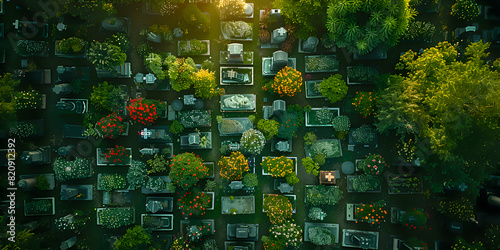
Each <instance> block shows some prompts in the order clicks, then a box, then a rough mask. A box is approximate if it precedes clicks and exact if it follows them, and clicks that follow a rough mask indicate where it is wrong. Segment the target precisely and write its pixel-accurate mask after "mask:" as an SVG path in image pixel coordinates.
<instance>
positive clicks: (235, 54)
mask: <svg viewBox="0 0 500 250" xmlns="http://www.w3.org/2000/svg"><path fill="white" fill-rule="evenodd" d="M227 50H228V51H229V58H228V61H229V62H231V63H243V44H241V43H230V44H228V45H227Z"/></svg>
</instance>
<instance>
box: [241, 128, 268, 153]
mask: <svg viewBox="0 0 500 250" xmlns="http://www.w3.org/2000/svg"><path fill="white" fill-rule="evenodd" d="M264 145H266V138H265V137H264V135H263V134H262V132H260V131H259V130H255V129H253V128H251V129H249V130H247V131H245V132H243V134H242V135H241V139H240V147H241V150H242V151H244V152H248V153H250V154H254V155H258V154H260V152H261V151H262V149H263V148H264Z"/></svg>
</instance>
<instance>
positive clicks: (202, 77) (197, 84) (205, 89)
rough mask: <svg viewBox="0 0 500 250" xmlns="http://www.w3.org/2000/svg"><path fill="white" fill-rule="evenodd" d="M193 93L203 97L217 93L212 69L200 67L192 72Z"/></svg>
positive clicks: (208, 97) (210, 96)
mask: <svg viewBox="0 0 500 250" xmlns="http://www.w3.org/2000/svg"><path fill="white" fill-rule="evenodd" d="M193 82H194V94H195V96H197V97H201V98H203V99H210V98H212V97H214V96H215V95H217V90H216V88H217V86H218V85H217V83H216V82H215V73H214V72H212V71H208V70H204V69H200V70H199V71H198V72H196V73H195V74H194V78H193Z"/></svg>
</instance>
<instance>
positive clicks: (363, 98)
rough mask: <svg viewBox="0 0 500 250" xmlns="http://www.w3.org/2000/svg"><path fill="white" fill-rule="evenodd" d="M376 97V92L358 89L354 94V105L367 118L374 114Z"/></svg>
mask: <svg viewBox="0 0 500 250" xmlns="http://www.w3.org/2000/svg"><path fill="white" fill-rule="evenodd" d="M375 99H376V97H375V93H374V92H368V91H358V92H356V95H355V96H354V99H353V102H352V105H354V109H355V110H356V111H358V112H359V113H360V114H361V115H362V116H363V118H366V117H368V116H370V115H373V114H374V112H375V109H374V104H375Z"/></svg>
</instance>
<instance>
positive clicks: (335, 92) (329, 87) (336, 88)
mask: <svg viewBox="0 0 500 250" xmlns="http://www.w3.org/2000/svg"><path fill="white" fill-rule="evenodd" d="M347 90H348V87H347V84H346V82H345V81H344V79H343V78H342V75H340V74H335V75H331V76H330V77H328V78H327V79H323V81H321V83H320V85H319V91H320V92H321V95H323V96H324V97H326V98H328V100H330V102H331V103H336V102H338V101H341V100H342V99H344V97H345V95H347Z"/></svg>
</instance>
